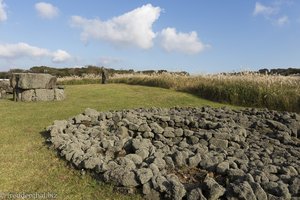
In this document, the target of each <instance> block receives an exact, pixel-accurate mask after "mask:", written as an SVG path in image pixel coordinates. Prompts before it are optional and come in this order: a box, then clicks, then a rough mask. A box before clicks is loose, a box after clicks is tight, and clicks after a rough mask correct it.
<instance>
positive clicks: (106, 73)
mask: <svg viewBox="0 0 300 200" xmlns="http://www.w3.org/2000/svg"><path fill="white" fill-rule="evenodd" d="M101 76H102V80H101V82H102V84H106V83H107V80H108V71H107V70H106V69H105V68H102V72H101Z"/></svg>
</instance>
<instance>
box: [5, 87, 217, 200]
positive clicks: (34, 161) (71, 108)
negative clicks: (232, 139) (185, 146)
mask: <svg viewBox="0 0 300 200" xmlns="http://www.w3.org/2000/svg"><path fill="white" fill-rule="evenodd" d="M65 92H66V95H67V99H66V100H65V101H62V102H34V103H22V102H18V103H16V102H13V101H11V100H9V99H5V100H0V193H1V192H26V193H33V192H54V193H57V195H58V199H136V198H139V196H124V195H121V194H116V193H115V192H114V191H113V190H112V187H111V186H109V185H107V184H104V185H103V184H100V183H97V181H95V180H94V179H93V178H91V177H90V176H89V175H84V176H82V175H80V173H79V172H78V171H76V170H73V169H71V168H70V167H69V166H68V165H67V164H66V162H65V161H63V160H62V159H60V158H58V156H57V155H56V153H55V152H54V151H50V150H49V149H48V147H47V146H46V145H45V144H44V138H43V136H42V135H41V132H42V131H44V130H45V127H47V126H49V125H51V124H52V122H53V121H54V120H56V119H67V118H69V117H71V116H74V115H76V114H79V113H81V112H83V111H84V109H85V108H88V107H89V108H94V109H97V110H99V111H104V110H118V109H124V108H138V107H152V106H156V107H173V106H203V105H211V106H221V104H217V103H213V102H210V101H207V100H203V99H200V98H198V97H196V96H193V95H190V94H186V93H180V92H175V91H172V90H167V89H161V88H154V87H143V86H129V85H122V84H109V85H73V86H66V89H65ZM0 199H1V197H0Z"/></svg>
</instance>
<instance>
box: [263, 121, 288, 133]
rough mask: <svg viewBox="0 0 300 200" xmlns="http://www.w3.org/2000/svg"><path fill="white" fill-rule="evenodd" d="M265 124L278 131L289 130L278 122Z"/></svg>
mask: <svg viewBox="0 0 300 200" xmlns="http://www.w3.org/2000/svg"><path fill="white" fill-rule="evenodd" d="M266 123H267V124H268V125H269V126H271V127H272V128H275V129H277V130H280V131H287V130H289V129H288V128H287V127H286V125H284V124H282V123H280V122H277V121H274V120H267V121H266Z"/></svg>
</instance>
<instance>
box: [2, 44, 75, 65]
mask: <svg viewBox="0 0 300 200" xmlns="http://www.w3.org/2000/svg"><path fill="white" fill-rule="evenodd" d="M22 57H29V58H41V57H50V58H52V62H64V61H67V60H69V59H70V58H71V56H70V54H69V53H67V52H66V51H63V50H57V51H55V52H51V51H50V50H48V49H44V48H40V47H35V46H31V45H29V44H27V43H23V42H20V43H16V44H0V58H4V59H18V58H22Z"/></svg>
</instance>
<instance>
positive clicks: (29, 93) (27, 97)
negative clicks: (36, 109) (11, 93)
mask: <svg viewBox="0 0 300 200" xmlns="http://www.w3.org/2000/svg"><path fill="white" fill-rule="evenodd" d="M21 96H22V97H21V101H25V102H30V101H34V100H35V92H34V90H24V91H23V92H22V93H21Z"/></svg>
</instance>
